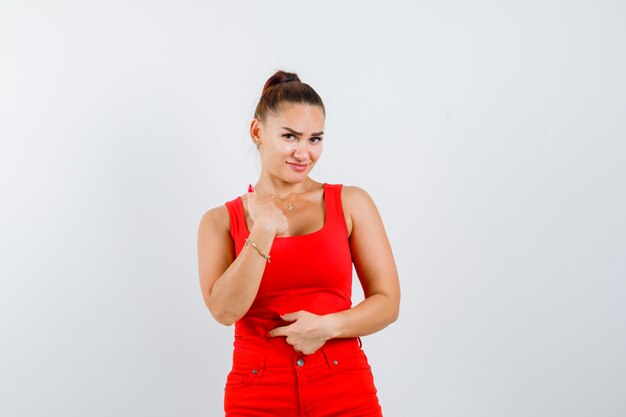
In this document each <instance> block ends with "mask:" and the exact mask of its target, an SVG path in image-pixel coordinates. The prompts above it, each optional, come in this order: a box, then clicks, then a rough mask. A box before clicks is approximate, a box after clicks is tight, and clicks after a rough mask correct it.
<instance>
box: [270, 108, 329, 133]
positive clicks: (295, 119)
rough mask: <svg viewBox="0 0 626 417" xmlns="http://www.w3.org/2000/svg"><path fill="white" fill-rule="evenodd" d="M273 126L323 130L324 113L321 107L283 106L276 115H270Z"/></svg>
mask: <svg viewBox="0 0 626 417" xmlns="http://www.w3.org/2000/svg"><path fill="white" fill-rule="evenodd" d="M269 121H270V123H271V124H272V125H274V126H278V127H279V128H280V127H282V126H289V127H290V128H292V129H297V128H303V129H304V128H309V129H313V130H315V129H321V128H323V127H324V112H323V111H322V109H321V108H320V107H319V106H314V105H310V104H289V105H285V106H283V107H282V108H281V109H280V111H279V112H278V113H277V114H275V115H270V117H269Z"/></svg>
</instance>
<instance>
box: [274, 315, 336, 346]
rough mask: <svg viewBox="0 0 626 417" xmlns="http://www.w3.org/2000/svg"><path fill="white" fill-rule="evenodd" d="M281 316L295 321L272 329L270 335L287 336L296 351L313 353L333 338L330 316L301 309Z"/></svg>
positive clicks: (286, 319)
mask: <svg viewBox="0 0 626 417" xmlns="http://www.w3.org/2000/svg"><path fill="white" fill-rule="evenodd" d="M280 317H281V318H282V319H283V320H285V321H293V323H291V324H289V325H287V326H282V327H277V328H275V329H272V330H270V331H269V332H268V336H269V337H276V336H286V337H287V339H286V341H287V343H289V344H290V345H291V346H293V348H294V350H295V351H296V352H302V353H304V354H305V355H311V354H313V353H315V352H316V351H317V350H318V349H319V348H321V347H322V345H324V343H325V342H326V341H327V340H328V339H330V338H331V330H330V322H329V317H328V316H318V315H317V314H313V313H309V312H308V311H304V310H300V311H296V312H294V313H287V314H282V315H281V316H280Z"/></svg>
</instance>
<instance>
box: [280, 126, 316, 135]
mask: <svg viewBox="0 0 626 417" xmlns="http://www.w3.org/2000/svg"><path fill="white" fill-rule="evenodd" d="M282 128H283V129H287V130H288V131H290V132H291V133H293V134H294V135H297V136H302V132H296V131H295V130H293V129H291V128H289V127H287V126H283V127H282ZM323 134H324V131H321V132H315V133H311V136H319V135H323Z"/></svg>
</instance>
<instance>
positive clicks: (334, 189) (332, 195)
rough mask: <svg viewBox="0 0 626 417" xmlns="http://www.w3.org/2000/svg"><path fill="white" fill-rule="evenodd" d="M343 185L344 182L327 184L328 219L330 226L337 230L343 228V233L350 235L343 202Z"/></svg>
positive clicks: (325, 197) (325, 196)
mask: <svg viewBox="0 0 626 417" xmlns="http://www.w3.org/2000/svg"><path fill="white" fill-rule="evenodd" d="M342 187H343V184H325V189H324V190H325V191H324V192H325V195H324V199H325V200H326V210H327V212H326V221H327V222H328V225H329V226H330V227H332V228H333V229H335V230H341V233H345V236H348V226H347V225H346V219H345V217H344V215H343V206H342V203H341V189H342Z"/></svg>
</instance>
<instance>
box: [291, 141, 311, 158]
mask: <svg viewBox="0 0 626 417" xmlns="http://www.w3.org/2000/svg"><path fill="white" fill-rule="evenodd" d="M308 152H309V148H308V147H307V144H306V142H304V141H302V142H299V143H298V144H297V145H296V148H295V149H294V151H293V156H294V157H296V158H298V159H306V158H307V154H308Z"/></svg>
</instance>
